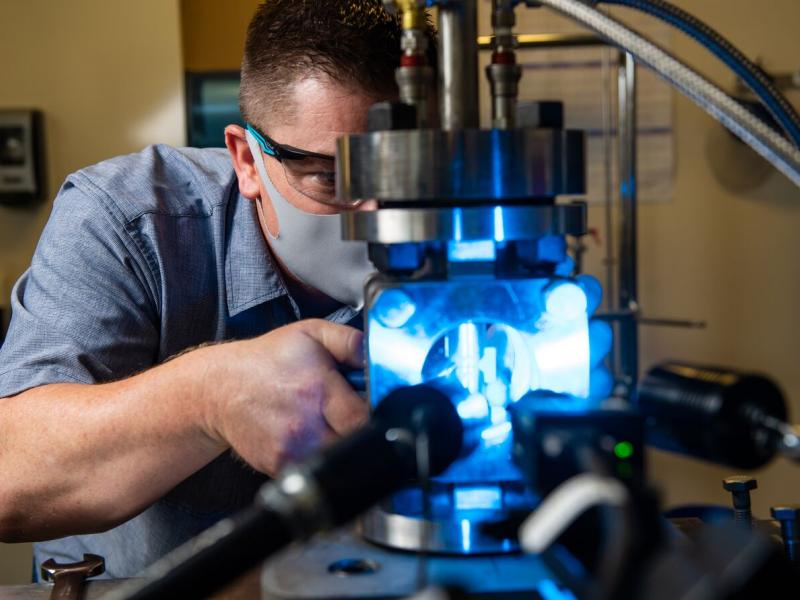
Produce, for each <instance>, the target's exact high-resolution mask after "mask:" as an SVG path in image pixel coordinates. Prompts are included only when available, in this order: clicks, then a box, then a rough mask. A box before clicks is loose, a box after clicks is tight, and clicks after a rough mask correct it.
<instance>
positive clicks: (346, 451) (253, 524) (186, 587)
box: [106, 386, 463, 600]
mask: <svg viewBox="0 0 800 600" xmlns="http://www.w3.org/2000/svg"><path fill="white" fill-rule="evenodd" d="M423 435H424V436H426V437H427V444H426V446H427V448H428V465H427V466H426V470H427V471H428V472H429V474H431V475H436V474H439V473H441V472H442V471H443V470H444V469H446V468H447V466H449V465H450V463H451V462H452V461H453V460H455V458H456V457H457V456H458V454H459V452H460V449H461V439H462V436H463V427H462V424H461V419H460V417H459V416H458V413H457V412H456V409H455V407H454V406H453V404H452V403H451V402H450V400H449V399H448V398H447V397H446V396H444V394H442V393H441V392H439V391H437V390H435V389H433V388H430V387H427V386H415V387H408V388H401V389H398V390H395V391H394V392H392V393H391V394H389V395H388V396H387V397H386V398H385V399H384V400H383V401H382V402H381V403H380V404H379V405H378V407H377V408H376V410H375V413H374V414H373V418H372V420H371V421H370V422H369V423H368V424H367V425H366V426H365V427H364V428H362V429H361V430H359V431H357V432H355V433H353V434H351V435H349V436H347V437H345V438H343V439H342V440H341V441H339V442H338V443H337V444H334V445H333V446H331V447H330V448H328V449H327V450H325V451H324V452H322V453H320V454H319V455H317V456H316V457H315V458H313V459H311V460H309V461H307V462H306V463H304V464H301V465H299V466H296V467H290V468H288V469H286V470H285V471H284V472H283V473H282V474H281V476H279V477H278V478H277V479H276V480H275V481H273V482H270V483H267V484H266V485H264V486H263V487H262V489H261V491H259V494H258V497H257V499H256V503H255V504H254V505H253V506H252V507H250V508H248V509H246V510H244V511H242V512H241V513H239V514H238V515H236V516H234V517H232V518H229V519H225V520H223V521H220V522H219V523H218V524H217V525H214V526H213V527H211V528H210V529H208V530H207V531H205V532H203V533H202V534H200V535H199V536H198V537H197V538H195V539H194V540H190V541H189V542H187V543H186V544H184V545H183V546H180V547H179V548H177V549H176V550H174V551H173V552H171V553H170V554H168V555H167V556H165V557H164V558H162V559H161V560H159V561H157V562H156V563H154V564H153V565H151V566H150V567H148V568H147V569H146V570H145V571H144V572H143V573H141V574H140V577H141V578H140V579H135V580H131V581H130V582H128V583H126V584H123V585H122V586H120V587H119V588H118V589H116V590H114V591H112V592H111V593H110V594H108V596H107V597H106V599H107V600H118V599H119V600H121V599H125V600H134V599H135V600H145V599H152V600H155V599H157V598H205V597H208V596H209V595H211V593H212V592H214V591H215V590H217V589H219V588H220V587H222V586H223V585H225V584H226V583H228V582H229V581H232V580H233V579H235V578H236V577H238V576H239V575H241V574H242V573H244V572H246V571H248V570H249V569H250V568H252V567H254V566H256V565H257V564H258V563H259V562H260V561H262V560H264V559H265V558H267V557H269V556H270V555H272V554H274V553H275V552H277V551H278V550H280V549H281V548H283V547H285V546H287V545H288V544H289V543H290V542H292V541H293V540H296V539H303V538H307V537H309V536H311V535H313V534H314V533H316V532H318V531H320V530H323V529H327V528H333V527H336V526H339V525H343V524H345V523H347V522H349V521H350V520H351V519H353V518H354V517H356V516H357V515H358V514H360V513H362V512H363V511H365V510H366V509H367V508H369V507H370V506H372V505H373V504H375V503H376V502H378V501H379V500H381V499H382V498H384V497H385V496H387V495H388V494H390V493H391V492H394V491H396V490H398V489H400V488H401V487H403V486H404V485H405V484H407V483H408V482H410V481H412V480H413V479H414V477H415V476H416V475H417V473H418V469H419V466H418V465H417V447H416V441H417V439H418V437H419V436H423Z"/></svg>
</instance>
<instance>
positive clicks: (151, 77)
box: [0, 0, 185, 584]
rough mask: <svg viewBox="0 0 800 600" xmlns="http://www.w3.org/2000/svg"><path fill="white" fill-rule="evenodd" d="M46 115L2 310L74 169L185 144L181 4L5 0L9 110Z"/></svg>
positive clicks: (1, 87)
mask: <svg viewBox="0 0 800 600" xmlns="http://www.w3.org/2000/svg"><path fill="white" fill-rule="evenodd" d="M11 107H14V108H17V107H35V108H39V109H41V110H42V111H43V112H44V116H45V138H46V151H47V154H46V156H47V169H48V177H47V183H48V188H49V193H48V200H47V201H45V202H44V203H42V204H40V205H39V206H36V207H34V208H30V209H21V208H19V209H15V208H8V207H5V208H4V207H0V306H4V307H5V306H7V305H8V298H9V296H10V289H11V285H12V283H13V282H14V281H15V280H16V279H17V277H18V276H19V275H20V274H21V273H22V271H23V270H24V269H25V268H26V267H27V265H28V263H29V262H30V257H31V254H32V253H33V249H34V247H35V244H36V241H37V239H38V237H39V234H40V231H41V228H42V226H43V225H44V223H45V221H46V219H47V217H48V215H49V213H50V207H51V200H52V197H53V195H54V194H55V192H56V191H57V190H58V187H59V186H60V185H61V182H62V181H63V180H64V178H65V177H66V175H67V174H68V173H70V172H71V171H74V170H75V169H78V168H80V167H83V166H86V165H89V164H92V163H95V162H97V161H99V160H102V159H104V158H108V157H111V156H115V155H118V154H123V153H129V152H134V151H137V150H139V149H141V148H143V147H144V146H146V145H147V144H150V143H153V142H167V143H170V144H177V145H181V144H183V143H184V139H185V134H184V108H183V68H182V64H181V47H180V24H179V10H178V0H136V1H135V2H130V1H126V0H2V2H0V108H11ZM29 578H30V550H29V547H28V546H26V545H23V546H20V547H8V546H3V545H0V584H3V583H10V582H12V581H17V582H21V581H26V580H28V579H29Z"/></svg>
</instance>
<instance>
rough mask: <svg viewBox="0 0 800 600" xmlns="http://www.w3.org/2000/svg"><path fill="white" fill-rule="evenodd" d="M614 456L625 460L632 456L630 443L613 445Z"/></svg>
mask: <svg viewBox="0 0 800 600" xmlns="http://www.w3.org/2000/svg"><path fill="white" fill-rule="evenodd" d="M614 456H616V457H617V458H619V459H622V460H624V459H626V458H630V457H631V456H633V444H631V443H630V442H617V443H616V444H615V445H614Z"/></svg>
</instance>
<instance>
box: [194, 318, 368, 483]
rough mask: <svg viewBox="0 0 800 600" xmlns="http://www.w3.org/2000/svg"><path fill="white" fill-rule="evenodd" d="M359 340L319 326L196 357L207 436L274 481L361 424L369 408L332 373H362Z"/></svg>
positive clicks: (299, 326)
mask: <svg viewBox="0 0 800 600" xmlns="http://www.w3.org/2000/svg"><path fill="white" fill-rule="evenodd" d="M362 337H363V336H362V333H361V332H360V331H358V330H357V329H353V328H352V327H347V326H345V325H336V324H334V323H330V322H328V321H323V320H307V321H300V322H298V323H294V324H291V325H288V326H286V327H282V328H280V329H276V330H275V331H272V332H270V333H268V334H266V335H263V336H261V337H258V338H255V339H252V340H247V341H242V342H233V343H229V344H223V345H220V346H214V347H209V348H206V349H203V350H201V352H204V353H206V360H207V361H210V364H211V366H210V367H209V369H208V370H207V371H206V373H205V379H206V381H205V382H204V383H205V385H204V386H203V387H204V389H205V390H207V392H206V393H207V394H208V396H206V398H205V400H206V403H207V404H206V405H207V406H210V407H211V410H210V411H209V413H208V415H209V416H208V419H207V420H208V425H207V426H208V430H209V434H210V435H211V436H212V437H213V438H214V439H215V440H216V441H217V442H219V443H224V444H226V445H229V446H230V447H232V448H233V449H234V450H235V451H236V452H237V453H238V454H239V455H240V456H241V457H242V458H243V459H244V460H245V461H247V463H248V464H250V465H251V466H252V467H253V468H255V469H257V470H259V471H262V472H264V473H267V474H269V475H274V474H275V473H277V472H278V471H279V470H280V469H281V468H282V467H283V466H284V465H285V464H286V463H287V462H289V461H294V460H299V459H302V458H304V457H305V456H307V455H308V454H309V453H310V452H311V451H313V450H314V449H316V448H318V447H319V446H320V445H322V444H324V443H326V442H327V441H329V440H331V439H334V438H336V437H337V436H338V435H341V434H344V433H347V432H349V431H352V430H353V429H355V428H357V427H358V426H359V425H361V424H362V423H364V421H366V419H367V417H368V414H369V408H368V405H367V403H366V402H365V401H364V400H363V399H362V398H361V397H359V396H358V394H356V393H355V392H354V391H353V389H352V388H351V387H350V385H349V384H348V383H347V381H346V380H345V379H344V378H343V377H342V376H341V374H340V373H339V372H338V371H337V366H338V364H346V365H348V366H350V367H354V368H361V367H363V366H364V365H363V360H364V359H363V347H362Z"/></svg>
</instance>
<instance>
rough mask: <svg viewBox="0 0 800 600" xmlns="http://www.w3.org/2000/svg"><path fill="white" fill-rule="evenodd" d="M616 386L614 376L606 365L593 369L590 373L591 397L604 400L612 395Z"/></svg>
mask: <svg viewBox="0 0 800 600" xmlns="http://www.w3.org/2000/svg"><path fill="white" fill-rule="evenodd" d="M613 388H614V378H613V377H612V376H611V371H609V370H608V369H607V368H606V367H598V368H596V369H593V370H592V372H591V373H590V375H589V398H591V399H592V400H604V399H605V398H608V397H609V396H610V395H611V391H612V389H613Z"/></svg>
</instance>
